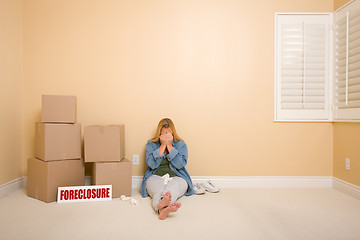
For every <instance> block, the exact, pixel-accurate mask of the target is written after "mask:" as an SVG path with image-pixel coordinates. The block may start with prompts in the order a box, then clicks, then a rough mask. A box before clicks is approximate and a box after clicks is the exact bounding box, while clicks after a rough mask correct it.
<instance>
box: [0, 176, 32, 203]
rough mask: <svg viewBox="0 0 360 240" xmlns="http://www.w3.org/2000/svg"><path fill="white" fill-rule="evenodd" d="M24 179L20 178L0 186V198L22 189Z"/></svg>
mask: <svg viewBox="0 0 360 240" xmlns="http://www.w3.org/2000/svg"><path fill="white" fill-rule="evenodd" d="M24 178H26V177H21V178H17V179H15V180H12V181H10V182H7V183H5V184H3V185H1V186H0V198H3V197H6V196H7V195H9V194H11V193H13V192H15V191H17V190H20V189H22V188H24Z"/></svg>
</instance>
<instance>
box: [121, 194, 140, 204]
mask: <svg viewBox="0 0 360 240" xmlns="http://www.w3.org/2000/svg"><path fill="white" fill-rule="evenodd" d="M120 200H122V201H129V200H130V205H139V201H138V200H136V199H135V198H131V197H126V196H125V195H121V196H120Z"/></svg>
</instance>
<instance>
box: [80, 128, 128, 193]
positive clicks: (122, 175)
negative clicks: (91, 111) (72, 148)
mask: <svg viewBox="0 0 360 240" xmlns="http://www.w3.org/2000/svg"><path fill="white" fill-rule="evenodd" d="M84 152H85V162H92V163H93V184H94V185H112V197H114V198H115V197H120V196H121V195H125V196H131V176H132V173H131V162H130V161H129V160H127V159H125V127H124V125H108V126H86V127H85V128H84Z"/></svg>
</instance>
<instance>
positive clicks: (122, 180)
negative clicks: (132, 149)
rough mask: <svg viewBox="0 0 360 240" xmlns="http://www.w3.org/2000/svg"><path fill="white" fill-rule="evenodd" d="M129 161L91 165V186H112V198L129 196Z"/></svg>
mask: <svg viewBox="0 0 360 240" xmlns="http://www.w3.org/2000/svg"><path fill="white" fill-rule="evenodd" d="M131 167H132V164H131V161H129V160H127V159H123V160H122V161H121V162H104V163H94V164H93V185H112V194H113V196H112V197H113V198H117V197H120V196H121V195H125V196H127V197H129V196H131V187H132V186H131V181H132V172H131Z"/></svg>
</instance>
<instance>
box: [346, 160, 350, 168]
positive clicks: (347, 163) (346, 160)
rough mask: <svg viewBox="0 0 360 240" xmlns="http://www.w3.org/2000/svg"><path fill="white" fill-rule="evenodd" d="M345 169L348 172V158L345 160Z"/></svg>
mask: <svg viewBox="0 0 360 240" xmlns="http://www.w3.org/2000/svg"><path fill="white" fill-rule="evenodd" d="M345 169H346V170H350V158H345Z"/></svg>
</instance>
